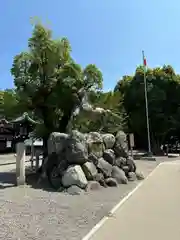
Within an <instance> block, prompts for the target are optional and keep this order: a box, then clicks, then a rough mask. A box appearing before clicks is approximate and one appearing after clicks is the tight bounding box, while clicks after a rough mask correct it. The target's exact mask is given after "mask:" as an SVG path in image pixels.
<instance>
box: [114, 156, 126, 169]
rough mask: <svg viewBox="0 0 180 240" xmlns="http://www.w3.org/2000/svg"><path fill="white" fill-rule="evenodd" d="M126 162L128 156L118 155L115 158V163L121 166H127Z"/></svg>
mask: <svg viewBox="0 0 180 240" xmlns="http://www.w3.org/2000/svg"><path fill="white" fill-rule="evenodd" d="M126 163H127V161H126V158H123V157H118V158H116V159H115V165H116V166H118V167H119V168H122V167H123V166H125V165H126Z"/></svg>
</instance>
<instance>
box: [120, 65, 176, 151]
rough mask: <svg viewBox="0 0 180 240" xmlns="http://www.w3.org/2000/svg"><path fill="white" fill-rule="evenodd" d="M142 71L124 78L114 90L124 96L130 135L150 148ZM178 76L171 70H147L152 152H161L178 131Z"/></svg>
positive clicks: (140, 69)
mask: <svg viewBox="0 0 180 240" xmlns="http://www.w3.org/2000/svg"><path fill="white" fill-rule="evenodd" d="M143 74H144V73H143V67H142V66H140V67H138V68H137V69H136V72H135V75H134V76H133V77H124V78H123V79H122V80H121V81H119V82H118V84H117V85H116V87H115V91H118V92H121V94H122V95H123V105H124V108H125V110H126V112H127V115H128V127H129V131H132V132H134V133H135V134H136V136H137V138H138V139H140V142H141V146H142V145H143V144H142V143H143V142H144V143H145V145H144V146H143V147H146V146H147V129H146V112H145V98H144V76H143ZM179 83H180V82H179V76H178V75H176V74H175V72H174V70H173V68H172V67H171V66H163V67H162V68H154V69H148V70H147V92H148V105H149V122H150V133H151V139H152V145H153V151H154V152H158V151H159V150H160V146H161V144H162V143H164V142H165V139H167V137H168V136H170V135H171V134H172V132H174V131H176V130H177V129H178V128H179V120H180V119H179V118H180V115H179V113H180V108H179V107H180V85H179Z"/></svg>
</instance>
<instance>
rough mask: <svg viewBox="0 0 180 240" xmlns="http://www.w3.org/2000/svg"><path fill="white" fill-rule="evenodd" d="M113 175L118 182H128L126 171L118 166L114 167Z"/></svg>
mask: <svg viewBox="0 0 180 240" xmlns="http://www.w3.org/2000/svg"><path fill="white" fill-rule="evenodd" d="M112 177H113V178H115V179H116V180H117V182H118V183H123V184H127V183H128V179H127V177H126V175H125V172H124V171H123V170H122V169H120V168H118V167H117V166H113V167H112Z"/></svg>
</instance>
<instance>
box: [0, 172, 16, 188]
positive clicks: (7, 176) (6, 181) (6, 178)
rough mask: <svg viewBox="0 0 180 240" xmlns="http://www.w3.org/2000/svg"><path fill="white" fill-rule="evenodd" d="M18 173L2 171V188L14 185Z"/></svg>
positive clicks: (0, 180)
mask: <svg viewBox="0 0 180 240" xmlns="http://www.w3.org/2000/svg"><path fill="white" fill-rule="evenodd" d="M15 184H16V174H15V173H14V172H0V189H5V188H10V187H14V186H15Z"/></svg>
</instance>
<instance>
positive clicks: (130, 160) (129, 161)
mask: <svg viewBox="0 0 180 240" xmlns="http://www.w3.org/2000/svg"><path fill="white" fill-rule="evenodd" d="M127 166H128V167H129V171H130V172H136V164H135V162H134V159H133V158H132V157H130V156H128V158H127Z"/></svg>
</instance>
